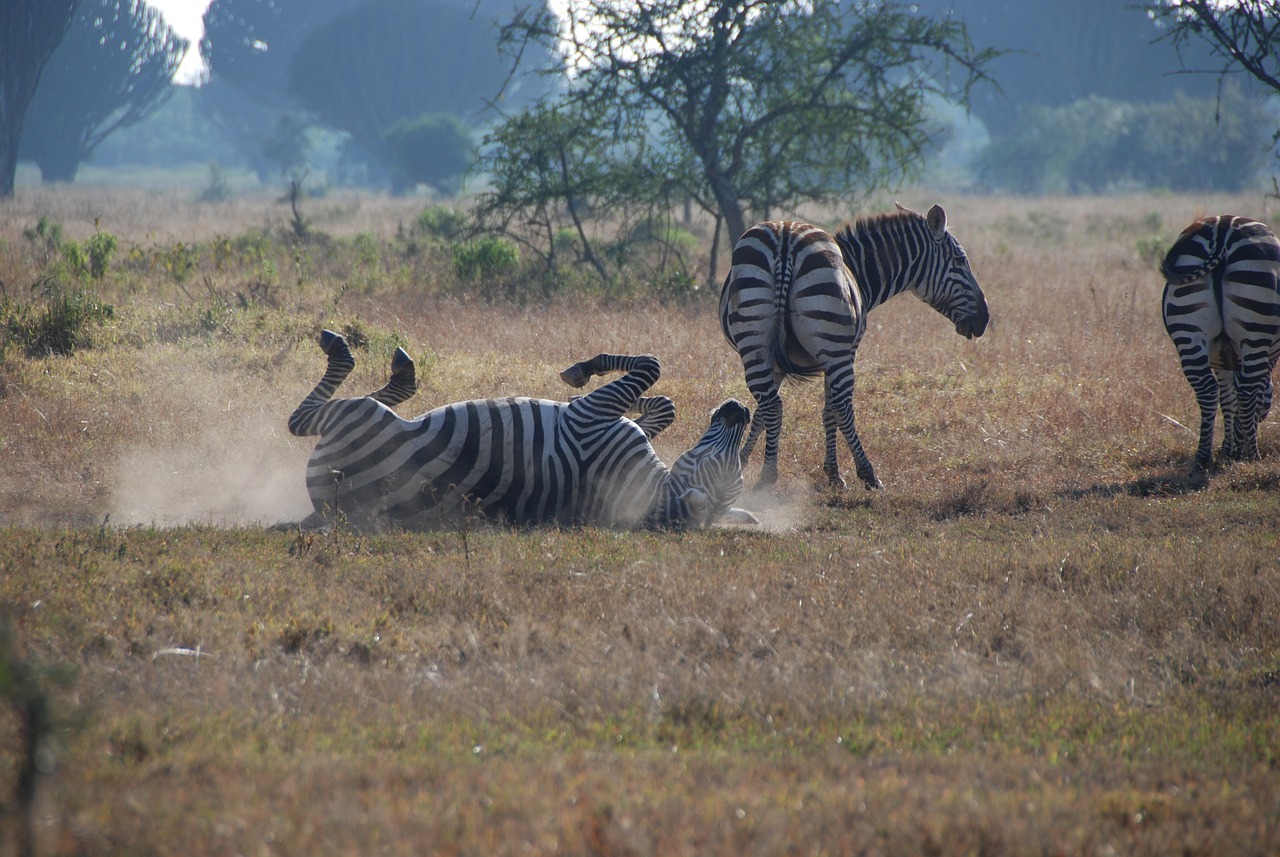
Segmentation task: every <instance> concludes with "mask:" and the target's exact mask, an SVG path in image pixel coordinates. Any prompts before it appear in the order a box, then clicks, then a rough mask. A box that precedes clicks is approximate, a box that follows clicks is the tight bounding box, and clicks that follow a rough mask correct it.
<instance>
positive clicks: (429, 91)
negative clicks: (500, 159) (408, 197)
mask: <svg viewBox="0 0 1280 857" xmlns="http://www.w3.org/2000/svg"><path fill="white" fill-rule="evenodd" d="M506 74H507V70H506V68H505V67H504V65H503V63H502V62H501V57H500V56H499V54H498V49H497V34H496V33H495V32H493V31H491V30H490V28H489V25H488V23H487V22H486V21H484V20H483V19H479V18H477V17H475V16H473V15H472V13H471V11H470V10H468V9H467V8H464V7H463V6H461V5H454V4H452V3H445V2H433V0H365V2H363V3H361V4H360V5H359V6H357V7H355V8H353V9H351V10H349V11H347V12H344V13H342V14H340V15H338V16H336V17H335V18H334V19H333V20H331V21H330V22H329V23H328V24H326V25H324V26H322V27H319V28H317V29H316V30H315V31H314V32H312V33H311V35H309V36H308V37H307V38H306V39H305V40H304V41H303V43H302V44H301V45H300V46H299V47H298V50H297V52H296V54H295V55H294V58H293V61H292V62H291V64H290V69H289V93H290V94H291V95H292V96H293V97H294V98H295V99H296V100H297V101H298V103H300V104H301V105H303V106H304V107H306V108H307V109H308V110H309V111H310V112H311V114H312V115H313V116H314V117H315V118H316V119H317V120H318V121H320V122H321V123H323V124H325V125H328V126H329V127H331V128H334V129H336V130H339V131H343V132H346V133H347V134H348V135H350V137H351V138H352V139H353V140H355V141H356V142H357V143H358V144H359V145H360V146H361V147H363V148H364V149H365V150H366V151H367V152H369V153H370V154H371V155H373V156H374V158H375V159H376V160H377V161H378V162H379V163H380V164H382V165H383V166H384V167H385V168H388V170H389V171H391V170H392V169H393V164H394V163H395V161H396V156H395V155H394V154H393V153H392V152H391V150H390V149H389V147H388V143H387V133H388V132H389V131H390V130H391V129H392V128H393V127H395V126H397V125H398V124H400V123H403V122H405V121H416V120H419V119H420V118H421V117H423V116H427V115H433V114H453V115H454V116H457V117H458V118H459V119H461V120H462V121H463V122H464V123H466V124H468V125H471V126H473V127H474V126H475V125H476V124H478V123H479V121H480V119H481V117H482V116H483V115H484V114H485V112H486V110H487V109H488V108H489V106H490V103H491V100H492V99H494V98H495V97H496V96H498V94H499V93H500V92H502V91H503V84H504V82H505V80H506Z"/></svg>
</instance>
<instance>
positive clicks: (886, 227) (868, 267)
mask: <svg viewBox="0 0 1280 857" xmlns="http://www.w3.org/2000/svg"><path fill="white" fill-rule="evenodd" d="M908 289H909V290H911V291H913V292H915V293H916V295H917V296H919V297H920V298H921V299H923V300H924V301H925V302H926V303H928V304H929V305H930V306H932V307H933V308H934V309H936V310H937V311H938V312H940V313H942V314H943V315H945V316H946V317H947V318H949V319H950V320H951V321H952V322H953V323H954V324H955V328H956V332H957V333H959V334H960V335H962V336H964V337H966V338H972V337H975V336H982V334H983V332H984V331H985V330H986V328H987V320H988V317H989V316H988V311H987V301H986V298H985V297H984V296H983V294H982V289H981V288H980V287H979V286H978V281H977V280H976V279H974V276H973V271H971V270H970V269H969V260H968V258H967V257H966V256H965V253H964V249H963V248H961V246H960V244H959V243H958V242H957V241H956V239H955V238H954V237H953V236H952V235H951V233H950V232H948V231H947V215H946V212H944V211H943V210H942V207H941V206H938V205H935V206H933V208H931V209H929V213H928V215H927V216H922V215H920V214H918V213H917V212H914V211H911V210H909V209H906V208H903V207H902V206H898V210H897V211H895V212H891V213H888V214H880V215H875V216H872V217H867V218H860V219H859V220H858V221H857V222H855V223H853V224H848V225H845V226H844V227H843V228H841V229H840V230H839V231H838V232H836V234H835V236H834V237H833V236H831V235H829V234H828V233H827V232H825V231H823V230H822V229H820V228H819V227H817V226H814V225H813V224H810V223H803V222H797V221H769V222H767V223H760V224H758V225H756V226H754V227H752V228H751V229H749V230H747V232H746V233H745V234H744V235H743V236H742V238H741V239H739V241H738V243H737V245H735V246H734V248H733V260H732V267H731V269H730V271H729V276H728V278H726V280H725V283H724V287H723V289H722V290H721V292H720V328H721V330H723V331H724V336H725V339H727V340H728V341H729V344H730V345H732V346H733V347H734V349H735V350H736V351H737V352H738V354H739V355H740V356H741V358H742V364H743V368H744V370H745V373H746V381H747V388H748V389H750V390H751V394H752V395H753V396H754V397H755V400H756V415H755V418H754V419H753V420H752V421H751V431H750V433H749V434H748V435H747V441H746V444H745V446H744V447H743V450H742V460H743V463H744V464H745V463H746V461H747V460H748V458H749V457H750V455H751V451H752V449H754V448H755V443H756V440H757V439H758V438H759V435H760V432H761V430H763V431H764V432H765V446H764V466H763V467H762V468H761V471H760V482H759V483H758V485H759V486H766V485H771V484H773V483H774V482H776V481H777V478H778V437H779V435H780V434H781V432H782V398H781V396H780V395H779V388H780V386H781V383H782V381H783V379H785V378H786V377H787V376H789V375H795V376H800V377H812V376H816V375H818V374H822V375H823V376H824V377H825V390H824V394H825V399H824V406H823V409H822V426H823V430H824V431H825V433H826V456H825V459H824V461H823V464H822V470H823V472H824V473H826V474H827V478H828V479H829V480H830V481H831V483H832V484H833V485H837V486H843V485H844V480H843V479H842V478H841V477H840V468H839V465H838V464H837V463H836V429H837V428H839V429H840V431H841V432H842V433H843V434H844V437H845V440H846V441H847V442H848V444H849V450H850V451H851V452H852V453H853V460H854V464H855V466H856V468H857V472H858V478H860V479H861V480H862V481H863V483H865V484H866V486H867V487H868V488H879V487H882V486H881V483H880V480H879V479H878V478H877V477H876V474H875V469H874V468H873V467H872V466H871V461H870V460H869V459H868V458H867V454H866V452H865V451H864V450H863V448H862V441H861V440H860V439H859V438H858V432H857V429H856V428H855V427H854V415H853V381H854V371H853V360H854V356H855V354H856V352H857V349H858V343H860V342H861V341H862V336H863V334H864V333H865V332H866V329H867V320H866V314H867V313H868V312H869V311H870V310H871V309H873V308H874V307H876V306H878V305H880V304H882V303H884V302H885V301H887V300H888V299H889V298H891V297H893V296H894V295H896V294H898V293H899V292H901V291H904V290H908Z"/></svg>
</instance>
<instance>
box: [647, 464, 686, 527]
mask: <svg viewBox="0 0 1280 857" xmlns="http://www.w3.org/2000/svg"><path fill="white" fill-rule="evenodd" d="M686 489H687V486H686V485H685V484H684V481H683V480H681V479H677V478H675V477H674V476H672V475H671V471H667V472H666V473H664V474H663V475H662V484H661V485H660V486H659V488H658V497H659V498H660V499H659V502H658V503H657V504H656V505H655V506H654V507H653V511H652V512H651V513H650V515H649V520H650V522H651V523H652V524H653V525H655V526H659V527H678V526H680V525H682V524H684V523H685V522H686V521H688V520H689V516H690V511H689V504H688V503H687V502H686V501H685V500H684V496H685V491H686Z"/></svg>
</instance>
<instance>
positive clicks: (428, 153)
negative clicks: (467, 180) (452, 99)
mask: <svg viewBox="0 0 1280 857" xmlns="http://www.w3.org/2000/svg"><path fill="white" fill-rule="evenodd" d="M382 136H383V142H385V143H386V146H387V156H388V165H389V166H390V172H391V183H392V189H393V190H396V191H404V190H407V189H409V188H412V187H413V186H414V185H416V184H418V183H419V182H421V183H423V184H428V185H431V187H433V188H435V189H436V190H438V191H440V192H441V193H454V192H456V191H457V190H458V186H459V184H460V183H461V179H462V176H463V174H464V173H466V171H467V168H468V167H470V166H471V161H472V160H473V157H474V152H475V141H474V140H473V139H472V138H471V132H470V131H469V130H468V129H467V126H466V125H464V124H463V123H462V120H461V119H459V118H458V117H457V116H455V115H453V114H452V113H428V114H426V115H424V116H419V117H418V118H417V119H402V120H401V121H399V122H397V123H396V124H395V125H392V126H391V128H390V129H388V130H387V132H386V133H385V134H383V135H382Z"/></svg>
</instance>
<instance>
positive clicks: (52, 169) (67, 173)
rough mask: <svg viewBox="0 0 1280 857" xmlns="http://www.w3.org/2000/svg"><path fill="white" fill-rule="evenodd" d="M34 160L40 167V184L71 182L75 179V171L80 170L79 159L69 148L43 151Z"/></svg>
mask: <svg viewBox="0 0 1280 857" xmlns="http://www.w3.org/2000/svg"><path fill="white" fill-rule="evenodd" d="M35 162H36V166H38V167H39V168H40V182H41V184H52V183H54V182H73V181H75V180H76V173H77V172H79V171H80V159H79V158H78V157H76V156H74V155H72V154H71V153H70V151H69V150H66V151H61V152H56V151H52V150H50V151H46V152H43V153H41V154H40V155H39V156H38V157H36V158H35Z"/></svg>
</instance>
